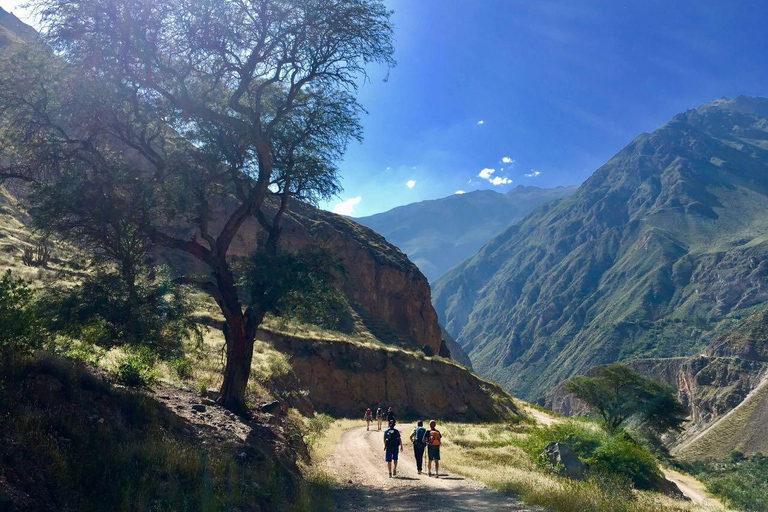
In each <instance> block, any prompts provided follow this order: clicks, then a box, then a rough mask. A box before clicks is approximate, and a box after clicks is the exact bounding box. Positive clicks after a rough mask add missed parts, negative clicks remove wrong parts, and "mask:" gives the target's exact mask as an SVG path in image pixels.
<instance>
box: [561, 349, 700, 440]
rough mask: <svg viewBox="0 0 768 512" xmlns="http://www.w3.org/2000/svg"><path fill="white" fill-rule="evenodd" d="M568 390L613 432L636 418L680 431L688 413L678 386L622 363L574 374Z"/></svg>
mask: <svg viewBox="0 0 768 512" xmlns="http://www.w3.org/2000/svg"><path fill="white" fill-rule="evenodd" d="M565 390H566V391H568V392H569V393H571V394H573V395H575V396H576V397H577V398H579V399H580V400H582V401H584V402H586V403H587V404H588V405H589V406H590V408H591V409H592V410H593V411H594V412H596V413H597V415H598V416H599V417H600V419H601V420H602V421H603V424H604V425H605V426H606V428H608V430H610V431H611V432H615V431H616V430H617V429H618V428H619V427H620V426H622V425H624V424H626V423H627V422H628V421H629V420H630V419H632V418H636V419H637V420H638V421H639V423H640V424H641V425H642V426H643V427H645V428H648V429H649V430H651V431H652V432H654V433H655V434H663V433H665V432H667V431H669V430H680V428H681V427H682V425H683V423H684V422H685V421H686V418H687V416H688V411H686V409H685V407H684V406H683V404H682V403H681V402H680V400H679V399H678V398H677V393H676V392H675V390H674V389H672V388H671V387H669V386H667V385H665V384H662V383H660V382H656V381H654V380H652V379H649V378H647V377H644V376H643V375H640V374H639V373H637V372H636V371H634V370H633V369H632V368H630V367H628V366H626V365H623V364H619V363H614V364H609V365H605V366H598V367H597V368H595V369H594V371H593V372H592V375H590V376H577V377H573V378H572V379H571V380H569V381H568V382H566V384H565Z"/></svg>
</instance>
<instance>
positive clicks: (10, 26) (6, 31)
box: [0, 7, 38, 54]
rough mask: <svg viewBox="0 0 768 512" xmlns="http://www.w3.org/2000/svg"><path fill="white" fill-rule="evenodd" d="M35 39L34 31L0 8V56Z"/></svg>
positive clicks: (36, 36) (35, 33)
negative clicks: (20, 44) (18, 45)
mask: <svg viewBox="0 0 768 512" xmlns="http://www.w3.org/2000/svg"><path fill="white" fill-rule="evenodd" d="M37 38H38V35H37V32H36V31H35V29H33V28H32V27H30V26H29V25H26V24H24V23H23V22H22V21H21V20H20V19H19V18H17V17H16V16H15V15H13V14H12V13H10V12H8V11H5V10H3V8H2V7H0V54H1V53H3V52H4V51H6V50H7V49H9V48H13V47H14V46H16V45H17V44H19V43H23V42H24V41H33V40H35V39H37Z"/></svg>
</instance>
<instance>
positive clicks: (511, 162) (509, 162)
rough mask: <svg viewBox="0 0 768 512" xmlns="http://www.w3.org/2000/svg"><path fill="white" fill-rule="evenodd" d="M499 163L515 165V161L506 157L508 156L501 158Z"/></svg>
mask: <svg viewBox="0 0 768 512" xmlns="http://www.w3.org/2000/svg"><path fill="white" fill-rule="evenodd" d="M501 161H502V163H505V164H513V163H515V160H514V159H513V158H510V157H508V156H505V157H504V158H502V159H501Z"/></svg>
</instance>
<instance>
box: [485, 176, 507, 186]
mask: <svg viewBox="0 0 768 512" xmlns="http://www.w3.org/2000/svg"><path fill="white" fill-rule="evenodd" d="M488 181H490V182H491V184H492V185H496V186H498V185H509V184H510V183H512V180H511V179H509V178H502V177H501V176H496V177H495V178H493V179H490V180H488Z"/></svg>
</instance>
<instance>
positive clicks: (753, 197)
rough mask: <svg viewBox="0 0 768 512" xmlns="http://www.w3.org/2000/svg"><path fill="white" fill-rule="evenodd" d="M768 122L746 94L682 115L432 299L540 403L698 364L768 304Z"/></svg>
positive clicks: (500, 377)
mask: <svg viewBox="0 0 768 512" xmlns="http://www.w3.org/2000/svg"><path fill="white" fill-rule="evenodd" d="M731 107H733V108H731ZM750 112H757V114H751V113H750ZM763 112H768V100H766V99H763V98H747V97H738V98H733V99H720V100H716V101H715V102H712V103H709V104H706V105H703V106H701V107H699V108H697V109H691V110H688V111H686V112H684V113H682V114H678V115H677V116H675V117H673V118H672V120H670V122H668V123H666V124H665V125H663V126H662V127H660V128H659V129H658V130H656V131H654V132H651V133H645V134H641V135H639V136H638V137H636V138H635V139H634V140H633V141H632V142H631V143H630V144H629V145H627V147H625V148H624V149H622V150H621V151H620V152H619V153H617V155H615V156H614V157H613V158H611V159H610V160H609V161H608V162H607V163H606V164H605V165H603V166H602V167H601V168H600V169H598V170H597V171H596V172H595V173H594V174H593V175H592V176H591V177H590V178H589V179H588V180H587V181H585V183H584V184H583V185H582V186H581V187H580V188H579V190H578V191H576V192H575V193H574V194H573V195H571V196H569V197H568V198H565V199H563V200H562V201H560V202H557V203H554V204H553V203H549V204H545V205H543V206H540V207H539V208H537V209H536V210H534V211H533V212H532V213H530V214H529V215H528V216H527V217H526V218H525V219H523V220H522V221H521V222H519V223H518V224H516V225H514V226H511V227H510V228H508V229H507V230H505V231H503V232H502V233H501V234H499V235H498V236H497V237H496V238H494V239H493V240H491V241H490V242H489V243H488V244H487V245H486V246H484V247H483V248H482V249H481V250H480V251H479V252H478V253H477V254H476V255H475V256H473V257H472V258H470V259H469V260H466V261H465V262H463V263H461V264H460V265H458V266H457V267H455V268H454V269H453V270H451V271H450V272H449V273H447V274H446V275H444V276H443V277H442V278H440V279H439V280H438V281H437V282H436V283H435V285H434V293H433V297H434V299H433V302H434V304H435V307H436V310H437V311H438V315H439V317H440V319H441V322H442V323H443V325H445V327H446V329H447V330H448V332H449V333H451V334H452V335H453V336H454V337H455V338H456V339H457V341H458V342H459V343H460V344H461V345H462V346H463V347H464V348H465V349H466V350H467V352H468V353H469V354H470V357H471V358H472V362H473V366H474V367H475V368H476V369H477V370H478V371H479V372H480V373H481V374H482V375H484V376H486V377H489V378H494V379H496V380H497V381H499V382H501V383H502V384H503V385H504V386H506V387H507V389H511V390H513V391H515V392H516V393H519V394H521V395H522V396H523V397H526V398H529V399H534V398H536V397H538V396H540V395H541V394H543V393H545V392H546V391H548V390H549V389H551V388H552V387H553V386H554V385H555V384H557V383H558V382H561V381H562V380H564V379H566V378H568V377H569V376H571V375H573V374H575V373H579V372H584V371H586V370H587V369H588V368H590V367H592V366H595V365H596V364H602V363H606V362H612V361H616V360H626V359H629V358H638V357H671V356H685V355H691V354H693V353H695V352H696V351H697V350H700V349H701V348H703V347H704V346H705V345H706V343H707V341H708V339H709V338H711V336H712V335H713V334H714V333H716V332H718V330H721V329H722V328H723V325H720V326H718V324H719V323H724V324H728V323H729V322H730V320H729V315H734V314H736V313H737V312H740V311H745V313H746V312H747V311H746V310H749V309H750V308H755V307H761V305H763V303H764V302H765V301H766V300H768V292H767V291H766V290H768V285H766V280H768V267H766V265H765V264H764V263H762V262H763V260H764V258H763V256H764V255H765V254H766V253H768V223H766V222H764V221H763V219H765V218H766V217H765V216H766V215H768V200H767V199H766V196H767V195H768V119H766V117H763V116H762V115H761V114H762V113H763Z"/></svg>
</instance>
